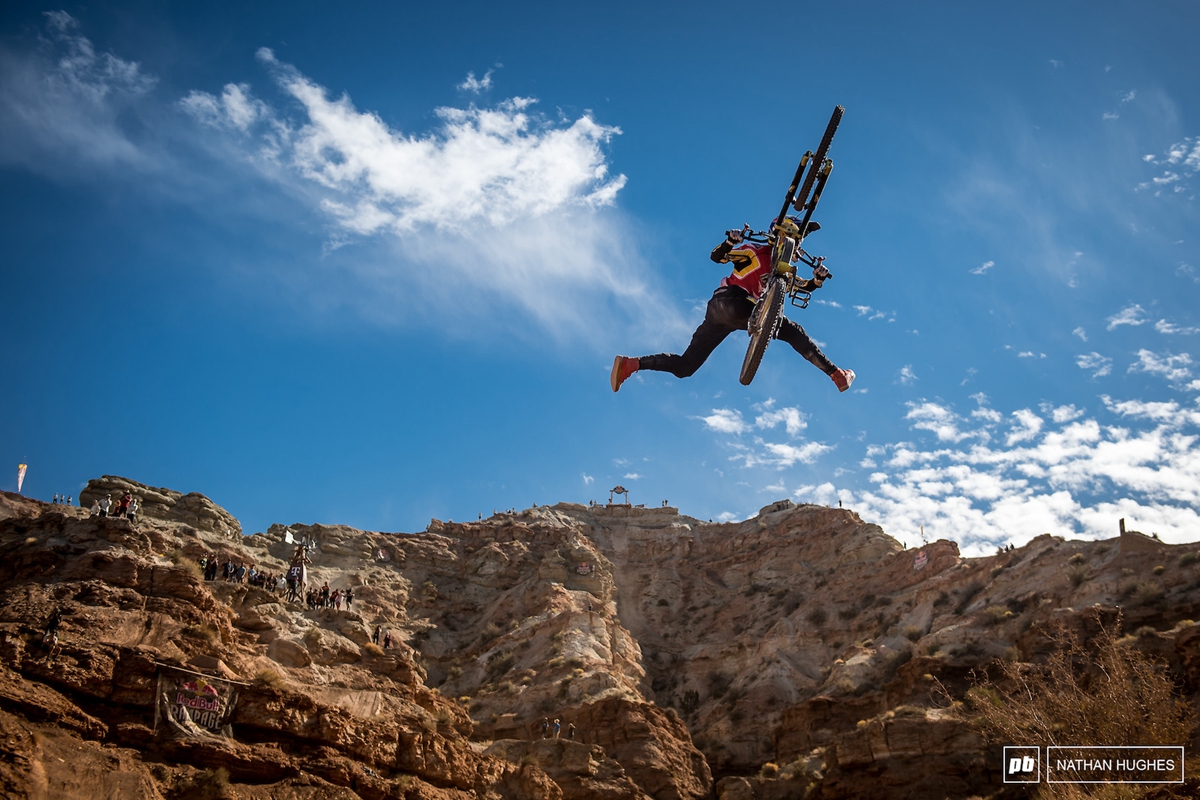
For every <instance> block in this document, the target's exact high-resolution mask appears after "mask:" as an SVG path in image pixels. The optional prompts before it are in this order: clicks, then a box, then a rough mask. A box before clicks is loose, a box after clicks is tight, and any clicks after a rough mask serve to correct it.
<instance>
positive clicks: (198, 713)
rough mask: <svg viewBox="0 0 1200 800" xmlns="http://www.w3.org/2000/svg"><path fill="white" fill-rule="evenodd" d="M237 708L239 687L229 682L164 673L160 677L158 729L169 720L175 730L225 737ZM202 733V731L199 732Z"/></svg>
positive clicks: (156, 718)
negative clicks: (222, 734)
mask: <svg viewBox="0 0 1200 800" xmlns="http://www.w3.org/2000/svg"><path fill="white" fill-rule="evenodd" d="M236 704H237V687H236V686H235V685H234V684H232V683H230V682H229V681H223V680H221V679H220V678H212V677H209V676H207V675H198V674H196V673H191V672H181V671H176V670H171V669H163V670H160V671H159V673H158V707H157V708H156V709H155V712H154V725H155V727H156V728H157V727H158V724H159V721H160V720H161V719H162V718H164V717H165V718H166V719H167V721H168V722H169V723H173V724H172V727H174V728H176V729H178V728H184V729H185V730H188V731H191V730H194V729H195V728H196V727H197V726H198V727H199V728H204V729H206V730H207V731H208V732H212V733H222V732H224V731H223V730H222V729H223V728H225V726H226V725H228V724H229V717H230V716H231V715H232V714H233V709H234V706H235V705H236ZM197 732H199V731H197Z"/></svg>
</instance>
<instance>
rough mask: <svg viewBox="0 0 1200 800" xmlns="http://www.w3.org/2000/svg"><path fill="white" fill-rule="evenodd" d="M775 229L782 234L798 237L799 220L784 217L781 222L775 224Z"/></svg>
mask: <svg viewBox="0 0 1200 800" xmlns="http://www.w3.org/2000/svg"><path fill="white" fill-rule="evenodd" d="M775 230H777V231H778V232H779V233H781V234H782V235H784V236H791V237H797V238H798V237H799V236H800V220H798V219H796V218H795V217H784V218H783V220H782V221H781V222H779V223H777V224H776V225H775Z"/></svg>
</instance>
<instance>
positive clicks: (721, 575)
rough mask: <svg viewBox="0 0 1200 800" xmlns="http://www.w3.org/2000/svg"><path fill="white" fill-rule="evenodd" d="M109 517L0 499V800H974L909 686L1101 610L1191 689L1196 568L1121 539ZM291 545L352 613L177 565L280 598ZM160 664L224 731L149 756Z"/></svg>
mask: <svg viewBox="0 0 1200 800" xmlns="http://www.w3.org/2000/svg"><path fill="white" fill-rule="evenodd" d="M124 491H130V492H132V493H133V494H135V495H137V496H138V497H139V498H141V499H142V503H143V512H142V515H141V518H140V519H139V520H138V521H137V522H130V521H128V520H124V519H115V518H108V519H98V518H94V517H89V516H88V514H87V511H86V510H85V509H83V508H68V507H63V506H57V505H49V504H44V503H38V502H37V501H31V500H28V499H26V498H21V497H19V496H16V495H11V494H3V495H0V602H2V604H0V609H2V610H0V652H2V653H3V664H2V665H0V738H2V739H3V741H4V742H5V744H3V748H4V752H5V754H6V758H5V759H3V761H0V787H3V790H4V792H5V793H6V796H15V797H55V798H58V797H79V798H84V797H94V796H98V795H99V794H103V795H105V796H120V797H147V798H151V797H153V798H185V797H196V798H199V797H218V796H228V797H262V798H267V797H271V798H300V797H304V798H335V797H336V798H353V797H362V798H389V797H393V798H400V797H404V798H418V797H430V798H434V797H436V798H463V799H464V800H465V798H468V797H480V798H516V799H518V800H524V798H579V799H580V800H601V799H602V798H603V800H616V799H617V798H645V797H653V798H657V799H659V800H668V799H670V800H676V799H677V798H678V799H679V800H683V799H684V798H702V797H723V798H730V799H732V798H746V799H747V800H749V799H750V798H764V799H765V798H783V797H810V798H814V797H816V798H839V797H859V796H872V797H880V798H887V797H897V798H898V797H922V796H929V797H943V796H969V795H972V794H976V795H980V796H989V795H992V794H994V793H996V792H998V791H1000V789H1001V788H1002V787H1001V786H999V783H998V782H999V775H998V769H997V766H998V763H999V762H998V758H997V757H996V754H995V753H993V752H992V751H991V750H990V749H989V747H988V746H987V745H985V743H984V742H983V741H982V740H981V739H980V738H979V736H978V735H977V734H976V733H974V732H973V731H972V730H971V729H970V728H969V727H967V726H966V724H965V723H963V722H962V721H961V720H960V719H958V718H957V717H956V716H955V715H953V714H951V713H949V712H948V711H947V709H945V708H944V707H943V706H944V705H945V702H942V701H940V700H939V697H938V696H937V695H936V693H935V692H932V691H931V689H932V688H933V686H934V684H935V683H936V684H938V685H940V686H942V687H945V690H946V691H948V692H950V693H951V694H952V695H953V694H961V693H962V692H963V691H965V689H966V688H967V685H968V675H969V673H970V671H971V670H972V669H976V668H980V667H982V666H985V665H986V664H987V663H988V662H989V661H992V660H993V659H996V658H1002V659H1008V660H1012V659H1022V660H1028V659H1033V658H1036V657H1037V656H1038V654H1039V652H1040V650H1041V648H1043V647H1044V645H1045V631H1046V630H1047V628H1048V627H1049V626H1050V625H1052V624H1056V623H1064V624H1067V625H1069V626H1073V627H1075V628H1076V629H1078V630H1080V631H1082V632H1084V633H1085V634H1086V633H1087V632H1088V631H1095V630H1096V629H1097V626H1099V625H1101V624H1112V623H1113V621H1114V620H1115V619H1116V616H1117V613H1118V607H1120V612H1121V613H1122V614H1123V617H1124V619H1123V622H1124V624H1125V625H1126V626H1127V627H1128V628H1130V629H1137V628H1141V629H1142V633H1141V635H1140V637H1139V643H1140V646H1143V647H1145V648H1148V649H1151V650H1153V651H1154V652H1156V653H1158V654H1160V655H1161V656H1163V657H1164V658H1166V659H1167V660H1168V661H1169V662H1170V663H1171V665H1172V668H1173V669H1174V670H1175V671H1176V672H1177V674H1178V675H1179V677H1180V681H1181V684H1182V685H1184V686H1185V687H1187V689H1188V691H1189V692H1194V691H1195V685H1196V682H1197V681H1200V627H1198V626H1195V625H1193V624H1191V623H1190V620H1191V619H1194V618H1195V617H1196V616H1197V611H1198V609H1197V604H1198V600H1200V559H1198V558H1196V557H1195V554H1194V552H1193V550H1194V547H1193V548H1192V549H1189V548H1188V547H1186V546H1168V545H1165V544H1163V543H1161V542H1158V541H1157V540H1155V539H1153V538H1151V537H1146V536H1142V535H1141V534H1137V533H1133V532H1128V533H1125V534H1123V535H1122V536H1120V537H1119V538H1117V539H1114V540H1109V541H1104V542H1073V541H1064V540H1062V539H1059V538H1055V537H1051V536H1049V535H1045V536H1039V537H1037V538H1035V539H1033V540H1032V541H1031V542H1029V543H1028V544H1027V545H1025V546H1024V547H1021V548H1017V549H1015V550H1012V551H1007V552H1002V553H998V554H997V555H995V556H992V557H988V558H982V559H966V558H962V557H960V555H959V552H958V548H957V546H956V545H955V544H954V543H953V542H950V541H938V542H933V543H930V544H928V545H927V546H925V547H923V548H920V550H919V551H918V550H905V549H904V548H903V547H902V546H901V545H900V544H899V543H898V542H897V541H895V540H894V539H892V538H891V537H889V536H887V535H886V533H885V532H884V531H882V530H881V529H880V528H879V527H878V526H876V525H872V524H870V523H867V522H864V521H863V520H862V519H860V518H859V517H858V516H857V515H856V514H855V513H854V512H852V511H850V510H843V509H832V508H826V507H822V506H815V505H799V506H796V505H793V504H792V503H790V502H788V501H782V502H780V503H776V504H772V505H771V506H767V507H766V508H764V509H763V511H762V512H761V513H760V514H759V515H758V516H756V517H754V518H752V519H749V520H746V521H745V522H740V523H709V522H702V521H701V520H698V519H695V518H692V517H688V516H686V515H682V514H680V513H679V512H678V511H677V510H676V509H673V508H665V507H664V508H648V509H647V508H633V507H629V506H623V505H619V506H582V505H577V504H569V503H561V504H558V505H554V506H549V507H539V508H532V509H527V510H524V511H522V512H520V513H513V514H499V515H496V516H493V517H492V518H489V519H487V520H481V521H478V522H468V523H451V522H441V521H438V520H433V521H431V523H430V525H429V526H428V527H427V529H426V530H425V531H422V532H418V533H412V534H387V533H377V532H369V531H360V530H355V529H353V528H349V527H345V526H336V525H332V526H331V525H305V524H292V525H290V526H284V525H273V526H271V528H269V529H268V530H267V531H266V532H264V533H258V534H255V535H253V536H241V535H240V531H241V527H240V525H239V524H238V523H237V521H236V520H235V519H234V518H233V517H232V515H230V514H229V513H228V512H227V511H225V510H224V509H222V508H220V507H219V506H218V505H216V504H215V503H213V502H212V501H211V500H209V499H208V498H205V497H204V496H203V495H198V494H181V493H179V492H174V491H171V490H167V489H153V488H150V487H147V486H144V485H142V484H139V483H137V482H134V481H130V480H128V479H124V478H116V477H112V476H105V477H104V478H102V479H99V480H97V481H93V482H92V483H91V484H89V486H88V488H87V489H86V490H85V491H84V492H82V493H81V502H83V503H85V504H90V500H91V499H92V498H93V497H96V496H99V494H100V493H108V492H112V493H113V495H114V497H115V496H118V493H119V492H124ZM301 541H303V542H307V543H309V544H311V545H312V547H311V549H310V551H309V558H310V560H311V564H309V566H308V574H309V581H310V585H312V586H318V587H319V586H322V585H324V584H328V586H329V587H330V588H331V589H340V590H343V591H345V590H347V589H353V592H354V596H355V600H354V604H353V607H352V608H350V609H344V610H341V611H338V610H334V609H325V608H315V609H314V608H309V607H307V606H306V605H304V604H301V603H295V602H288V601H287V600H286V599H285V598H284V597H283V596H282V594H281V593H279V592H270V591H267V590H265V589H263V588H258V587H254V586H250V585H246V584H241V583H237V582H231V581H225V580H222V579H218V580H215V581H206V580H204V579H203V576H202V574H201V573H200V571H199V569H198V568H197V566H196V564H197V562H198V560H199V559H200V558H201V557H203V556H210V555H216V556H217V557H218V558H219V559H220V560H221V562H222V563H224V562H226V561H233V562H236V563H245V564H247V565H250V564H253V565H255V566H256V567H257V568H258V569H260V570H265V571H267V572H270V573H273V574H282V573H283V572H284V571H285V570H286V567H287V564H288V561H289V559H290V558H291V557H292V555H293V553H294V552H295V549H296V543H297V542H301ZM1189 553H1191V555H1190V556H1189ZM1131 581H1132V583H1131ZM1131 586H1132V587H1133V588H1132V590H1131ZM55 611H57V612H58V614H59V615H60V616H61V619H62V623H61V628H60V642H61V653H58V654H51V653H49V652H47V650H46V648H45V647H43V646H42V643H41V631H42V629H43V628H44V627H45V625H46V621H47V620H48V619H49V618H50V617H51V615H52V614H53V613H54V612H55ZM377 629H379V630H381V631H390V632H391V633H392V635H393V637H394V641H395V644H394V646H393V647H391V648H390V649H388V650H384V649H382V648H380V647H378V646H376V645H375V644H374V643H372V635H373V634H374V633H375V631H376V630H377ZM172 667H177V668H182V669H187V670H190V671H193V672H195V673H201V674H207V675H209V676H212V677H214V678H226V679H229V680H232V681H235V683H234V684H233V685H235V686H237V687H238V700H237V704H236V707H235V709H234V711H233V716H232V718H231V719H230V720H229V722H230V725H229V727H228V729H227V731H226V733H227V734H229V735H226V736H211V735H203V736H187V735H181V734H180V733H179V732H178V731H175V732H172V731H171V730H170V729H166V730H164V726H163V725H161V724H160V725H159V726H158V727H157V729H156V727H155V722H154V707H155V703H156V689H155V686H156V683H155V681H156V676H157V675H158V674H159V673H160V672H162V671H163V670H169V669H171V668H172ZM943 700H944V698H943ZM543 720H544V721H545V722H546V724H547V725H548V726H552V724H553V721H555V720H557V721H558V722H559V725H560V732H559V735H558V738H557V739H555V738H554V735H553V728H552V727H551V728H550V729H549V737H548V738H543V736H544V734H543ZM98 787H102V791H101V788H98Z"/></svg>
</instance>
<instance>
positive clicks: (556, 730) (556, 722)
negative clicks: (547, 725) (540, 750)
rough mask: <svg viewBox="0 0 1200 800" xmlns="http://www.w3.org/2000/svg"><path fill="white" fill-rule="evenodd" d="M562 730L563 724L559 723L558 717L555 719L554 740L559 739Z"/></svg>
mask: <svg viewBox="0 0 1200 800" xmlns="http://www.w3.org/2000/svg"><path fill="white" fill-rule="evenodd" d="M560 730H562V724H561V723H560V722H559V721H558V718H557V717H556V718H555V719H554V738H555V739H557V738H558V732H559V731H560Z"/></svg>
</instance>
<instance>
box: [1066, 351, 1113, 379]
mask: <svg viewBox="0 0 1200 800" xmlns="http://www.w3.org/2000/svg"><path fill="white" fill-rule="evenodd" d="M1075 363H1076V364H1077V365H1079V368H1080V369H1087V370H1091V371H1092V377H1093V378H1103V377H1104V376H1105V375H1108V374H1109V373H1111V372H1112V359H1111V358H1109V357H1108V356H1102V355H1100V354H1099V353H1097V352H1095V351H1094V350H1093V351H1092V352H1090V353H1085V354H1084V355H1081V356H1079V357H1078V358H1076V359H1075Z"/></svg>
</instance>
